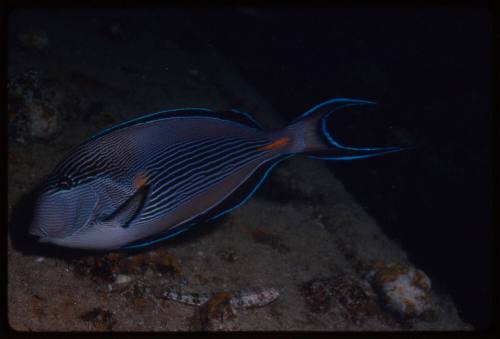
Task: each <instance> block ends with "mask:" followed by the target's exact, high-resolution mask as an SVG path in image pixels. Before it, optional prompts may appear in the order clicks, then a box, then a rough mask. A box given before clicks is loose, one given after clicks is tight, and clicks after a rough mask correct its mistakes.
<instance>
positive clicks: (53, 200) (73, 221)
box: [28, 189, 98, 242]
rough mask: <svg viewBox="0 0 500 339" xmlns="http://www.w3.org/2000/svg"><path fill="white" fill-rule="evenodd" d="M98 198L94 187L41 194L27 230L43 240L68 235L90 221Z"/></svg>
mask: <svg viewBox="0 0 500 339" xmlns="http://www.w3.org/2000/svg"><path fill="white" fill-rule="evenodd" d="M97 201H98V200H97V196H96V194H95V192H94V191H93V190H92V189H90V190H80V191H79V192H57V194H48V195H42V196H40V197H39V199H38V202H37V206H36V208H35V216H34V219H33V222H32V224H31V227H30V228H29V230H28V232H29V233H30V234H31V235H33V236H36V237H38V238H39V239H38V241H41V242H43V241H50V239H56V238H66V237H69V236H71V235H73V234H74V233H75V232H77V231H78V230H80V229H82V228H84V227H85V226H86V225H87V224H88V223H89V222H90V220H91V219H92V216H93V213H94V209H95V207H96V204H97Z"/></svg>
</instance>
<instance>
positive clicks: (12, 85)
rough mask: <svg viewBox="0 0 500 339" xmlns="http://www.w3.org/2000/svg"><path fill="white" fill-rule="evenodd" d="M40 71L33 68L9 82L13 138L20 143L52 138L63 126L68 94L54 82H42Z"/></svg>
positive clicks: (11, 132)
mask: <svg viewBox="0 0 500 339" xmlns="http://www.w3.org/2000/svg"><path fill="white" fill-rule="evenodd" d="M41 82H42V81H41V79H40V74H39V72H37V71H35V70H29V71H26V72H23V73H21V74H19V75H17V76H15V77H13V78H12V79H11V80H10V81H9V83H8V90H9V91H8V112H9V114H8V116H9V138H11V139H14V140H16V141H18V142H24V141H26V140H31V139H38V140H50V139H51V138H53V137H54V136H55V135H56V134H57V133H58V132H59V131H60V130H61V128H62V113H61V110H60V109H59V107H60V106H61V103H62V100H63V98H64V95H63V94H62V93H61V91H59V90H58V89H57V87H56V86H54V85H49V84H48V83H43V84H42V83H41Z"/></svg>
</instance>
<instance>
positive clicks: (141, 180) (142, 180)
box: [134, 172, 148, 189]
mask: <svg viewBox="0 0 500 339" xmlns="http://www.w3.org/2000/svg"><path fill="white" fill-rule="evenodd" d="M147 180H148V177H147V175H146V172H139V173H137V175H136V176H135V178H134V187H135V189H139V188H141V187H142V186H144V185H146V183H147Z"/></svg>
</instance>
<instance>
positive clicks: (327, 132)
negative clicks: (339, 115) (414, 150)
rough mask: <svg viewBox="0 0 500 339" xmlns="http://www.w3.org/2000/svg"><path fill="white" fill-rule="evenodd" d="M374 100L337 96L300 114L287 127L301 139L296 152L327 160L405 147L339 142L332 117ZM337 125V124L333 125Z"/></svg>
mask: <svg viewBox="0 0 500 339" xmlns="http://www.w3.org/2000/svg"><path fill="white" fill-rule="evenodd" d="M373 104H375V103H374V102H372V101H367V100H358V99H347V98H338V99H332V100H327V101H325V102H322V103H321V104H319V105H316V106H314V107H313V108H311V109H310V110H308V111H307V112H305V113H304V114H302V115H300V116H299V117H298V118H297V119H295V120H294V121H293V123H292V124H291V125H290V126H289V127H288V129H289V130H290V132H291V133H292V134H294V135H295V136H296V137H297V138H302V142H301V143H299V145H300V148H299V149H297V150H296V151H297V153H300V154H304V155H307V156H309V157H311V158H316V159H324V160H354V159H363V158H368V157H373V156H378V155H382V154H388V153H393V152H399V151H402V150H406V149H409V148H404V147H352V146H344V145H341V144H339V143H338V142H337V141H336V140H335V138H334V135H333V131H332V130H331V125H332V124H329V123H328V122H329V119H330V118H331V117H332V116H333V115H332V113H334V112H337V111H338V110H340V109H343V108H346V107H351V106H360V105H373ZM334 126H335V125H334Z"/></svg>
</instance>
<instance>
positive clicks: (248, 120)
mask: <svg viewBox="0 0 500 339" xmlns="http://www.w3.org/2000/svg"><path fill="white" fill-rule="evenodd" d="M182 117H205V118H213V119H221V120H226V121H230V122H233V123H236V124H240V125H245V126H247V127H250V128H256V129H262V125H261V124H260V123H259V122H258V121H257V120H256V119H255V118H254V117H253V116H252V115H251V114H250V113H246V112H242V111H240V110H237V109H231V110H227V111H217V110H213V109H211V108H201V107H187V108H172V109H167V110H163V111H159V112H155V113H150V114H146V115H142V116H139V117H137V118H133V119H130V120H127V121H124V122H122V123H119V124H116V125H114V126H112V127H110V128H107V129H105V130H103V131H101V132H99V133H97V134H94V135H92V136H91V137H89V138H88V139H87V140H85V143H86V142H89V141H92V140H95V139H97V138H100V137H102V136H104V135H106V134H109V133H111V132H113V131H116V130H119V129H122V128H126V127H130V126H135V125H140V124H146V123H153V122H155V121H161V120H164V119H171V118H182Z"/></svg>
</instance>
